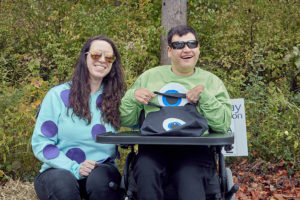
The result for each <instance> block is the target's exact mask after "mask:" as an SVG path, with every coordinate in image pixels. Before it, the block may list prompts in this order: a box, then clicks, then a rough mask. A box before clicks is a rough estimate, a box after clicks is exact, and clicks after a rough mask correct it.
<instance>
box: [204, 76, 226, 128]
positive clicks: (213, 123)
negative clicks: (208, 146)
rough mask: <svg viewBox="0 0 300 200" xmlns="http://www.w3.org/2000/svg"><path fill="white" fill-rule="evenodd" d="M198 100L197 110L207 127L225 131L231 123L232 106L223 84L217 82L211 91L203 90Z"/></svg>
mask: <svg viewBox="0 0 300 200" xmlns="http://www.w3.org/2000/svg"><path fill="white" fill-rule="evenodd" d="M216 82H217V81H216ZM210 91H212V90H210ZM199 102H200V111H199V112H200V113H202V114H203V115H204V117H205V118H206V120H207V122H208V125H209V127H210V128H211V129H212V130H214V131H216V132H227V130H228V129H229V127H230V124H231V109H232V106H231V101H230V98H229V95H228V93H227V90H226V88H225V86H224V84H223V83H222V82H221V83H219V84H217V85H216V87H214V89H213V93H212V92H209V91H208V90H204V91H203V92H202V93H201V94H200V97H199Z"/></svg>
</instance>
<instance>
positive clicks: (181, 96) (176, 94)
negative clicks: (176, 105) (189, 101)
mask: <svg viewBox="0 0 300 200" xmlns="http://www.w3.org/2000/svg"><path fill="white" fill-rule="evenodd" d="M153 93H154V94H159V95H162V96H166V97H174V98H186V94H185V93H160V92H157V91H154V92H153Z"/></svg>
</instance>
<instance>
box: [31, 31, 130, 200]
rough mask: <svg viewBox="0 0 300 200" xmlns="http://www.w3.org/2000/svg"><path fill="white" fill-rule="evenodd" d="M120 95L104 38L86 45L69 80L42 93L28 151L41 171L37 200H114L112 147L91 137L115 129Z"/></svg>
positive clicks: (116, 63)
mask: <svg viewBox="0 0 300 200" xmlns="http://www.w3.org/2000/svg"><path fill="white" fill-rule="evenodd" d="M124 91H125V83H124V78H123V72H122V69H121V60H120V55H119V53H118V50H117V48H116V46H115V45H114V43H113V42H112V41H111V40H110V39H108V38H106V37H104V36H97V37H93V38H91V39H89V40H88V41H87V42H86V43H85V44H84V46H83V48H82V50H81V52H80V56H79V59H78V61H77V64H76V66H75V72H74V74H73V78H72V80H71V81H70V82H67V83H64V84H61V85H58V86H56V87H54V88H52V89H51V90H50V91H49V92H48V93H47V95H46V96H45V98H44V100H43V103H42V105H41V110H40V112H39V116H38V119H37V122H36V125H35V129H34V133H33V137H32V149H33V152H34V154H35V156H36V157H37V158H38V159H39V160H41V161H42V162H43V165H42V167H41V170H40V173H39V175H38V176H37V177H36V178H35V182H34V186H35V190H36V193H37V195H38V197H39V198H40V199H41V200H44V199H62V200H67V199H70V200H76V199H81V198H85V199H90V200H93V199H102V200H104V199H105V200H116V199H120V195H119V193H118V190H117V189H116V187H114V185H119V183H120V173H119V171H118V170H117V168H116V166H115V162H114V160H115V158H116V154H117V149H116V146H115V145H112V144H99V143H96V142H95V137H96V135H97V134H102V133H104V132H109V131H112V132H116V130H118V129H119V128H120V113H119V105H120V101H121V98H122V96H123V94H124Z"/></svg>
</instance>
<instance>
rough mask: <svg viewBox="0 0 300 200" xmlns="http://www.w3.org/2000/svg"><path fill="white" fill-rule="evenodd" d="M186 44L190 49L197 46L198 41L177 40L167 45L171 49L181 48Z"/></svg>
mask: <svg viewBox="0 0 300 200" xmlns="http://www.w3.org/2000/svg"><path fill="white" fill-rule="evenodd" d="M185 45H187V46H188V47H189V48H190V49H195V48H197V47H198V41H197V40H189V41H186V42H184V41H177V42H172V43H171V44H170V45H169V46H170V47H171V48H172V49H183V48H184V46H185Z"/></svg>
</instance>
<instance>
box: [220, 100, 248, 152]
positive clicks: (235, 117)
mask: <svg viewBox="0 0 300 200" xmlns="http://www.w3.org/2000/svg"><path fill="white" fill-rule="evenodd" d="M231 103H232V117H231V125H230V130H229V131H228V133H229V134H233V135H234V143H233V145H232V146H233V149H232V150H230V151H229V152H226V151H224V149H223V152H222V153H223V154H224V155H225V156H248V144H247V131H246V114H245V105H244V99H231Z"/></svg>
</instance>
